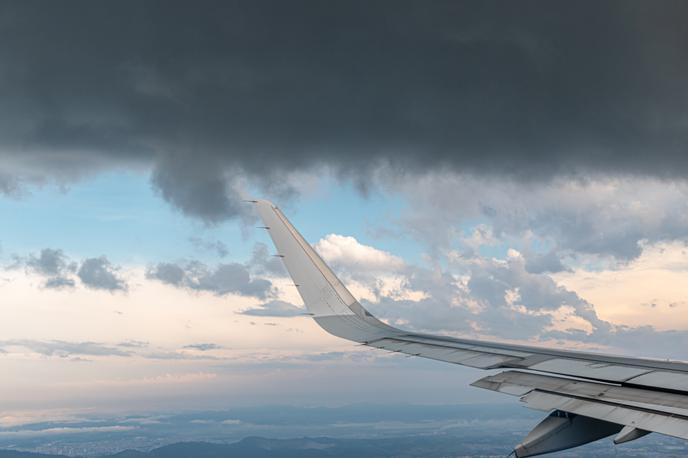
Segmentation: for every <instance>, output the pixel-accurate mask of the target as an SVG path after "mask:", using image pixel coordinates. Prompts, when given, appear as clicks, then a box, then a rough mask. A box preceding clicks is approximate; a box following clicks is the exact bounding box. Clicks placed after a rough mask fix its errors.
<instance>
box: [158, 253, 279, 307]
mask: <svg viewBox="0 0 688 458" xmlns="http://www.w3.org/2000/svg"><path fill="white" fill-rule="evenodd" d="M146 276H147V277H148V278H152V279H156V280H159V281H161V282H163V283H167V284H169V285H172V286H176V287H181V288H188V289H192V290H196V291H208V292H212V293H215V294H217V295H224V294H230V293H233V294H240V295H243V296H254V297H257V298H260V299H265V298H267V297H269V296H271V295H273V294H274V288H273V286H272V283H271V282H270V281H269V280H265V279H262V278H254V277H252V275H251V273H250V272H249V269H248V268H247V267H246V266H244V265H242V264H238V263H229V264H218V265H217V266H216V267H215V268H210V267H208V266H207V265H205V264H203V263H201V262H198V261H190V262H186V263H183V264H176V263H164V262H163V263H159V264H157V265H155V266H153V267H151V268H149V269H148V271H147V272H146Z"/></svg>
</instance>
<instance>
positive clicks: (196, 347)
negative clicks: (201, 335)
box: [184, 343, 222, 351]
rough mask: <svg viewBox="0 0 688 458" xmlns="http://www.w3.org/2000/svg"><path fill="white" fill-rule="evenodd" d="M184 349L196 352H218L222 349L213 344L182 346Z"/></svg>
mask: <svg viewBox="0 0 688 458" xmlns="http://www.w3.org/2000/svg"><path fill="white" fill-rule="evenodd" d="M184 348H187V349H190V350H198V351H210V350H220V349H221V348H222V347H221V346H219V345H217V344H214V343H198V344H190V345H184Z"/></svg>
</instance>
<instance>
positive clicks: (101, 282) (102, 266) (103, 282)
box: [77, 256, 128, 292]
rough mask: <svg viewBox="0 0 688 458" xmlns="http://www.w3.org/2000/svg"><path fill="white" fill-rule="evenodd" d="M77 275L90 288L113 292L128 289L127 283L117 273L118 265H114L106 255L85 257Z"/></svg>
mask: <svg viewBox="0 0 688 458" xmlns="http://www.w3.org/2000/svg"><path fill="white" fill-rule="evenodd" d="M77 275H78V277H79V279H80V280H81V282H82V283H83V284H84V285H85V286H87V287H88V288H92V289H102V290H106V291H111V292H114V291H126V290H127V289H128V286H127V283H126V282H125V281H124V280H123V279H122V278H120V277H119V275H118V274H117V267H115V266H113V265H112V264H111V263H110V261H108V259H107V258H106V257H105V256H101V257H99V258H88V259H85V260H84V261H83V262H82V263H81V267H79V270H78V272H77Z"/></svg>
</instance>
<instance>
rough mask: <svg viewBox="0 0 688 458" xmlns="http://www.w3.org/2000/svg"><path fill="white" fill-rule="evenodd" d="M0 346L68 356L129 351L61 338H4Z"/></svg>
mask: <svg viewBox="0 0 688 458" xmlns="http://www.w3.org/2000/svg"><path fill="white" fill-rule="evenodd" d="M0 347H4V349H5V350H6V349H7V348H8V347H23V348H26V349H28V350H30V351H32V352H34V353H38V354H40V355H44V356H58V357H61V358H68V357H72V356H130V355H131V353H129V352H128V351H125V350H122V349H120V348H117V347H113V346H108V345H103V344H100V343H97V342H67V341H62V340H45V341H44V340H28V339H16V340H4V341H0Z"/></svg>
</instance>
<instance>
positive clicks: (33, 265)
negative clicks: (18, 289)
mask: <svg viewBox="0 0 688 458" xmlns="http://www.w3.org/2000/svg"><path fill="white" fill-rule="evenodd" d="M15 261H16V263H15V266H24V267H25V268H26V270H27V271H29V272H32V273H35V274H38V275H40V276H42V277H46V279H45V282H44V283H43V286H44V287H45V288H50V289H63V288H73V287H74V285H75V282H74V280H73V279H72V278H70V277H71V276H72V275H73V274H74V272H75V271H76V268H77V264H76V263H75V262H71V261H70V260H69V258H68V257H67V256H66V255H65V254H64V252H63V251H62V250H57V249H52V248H44V249H42V250H41V252H40V254H39V255H38V256H36V255H34V254H30V255H28V256H27V257H25V258H22V257H15Z"/></svg>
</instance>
